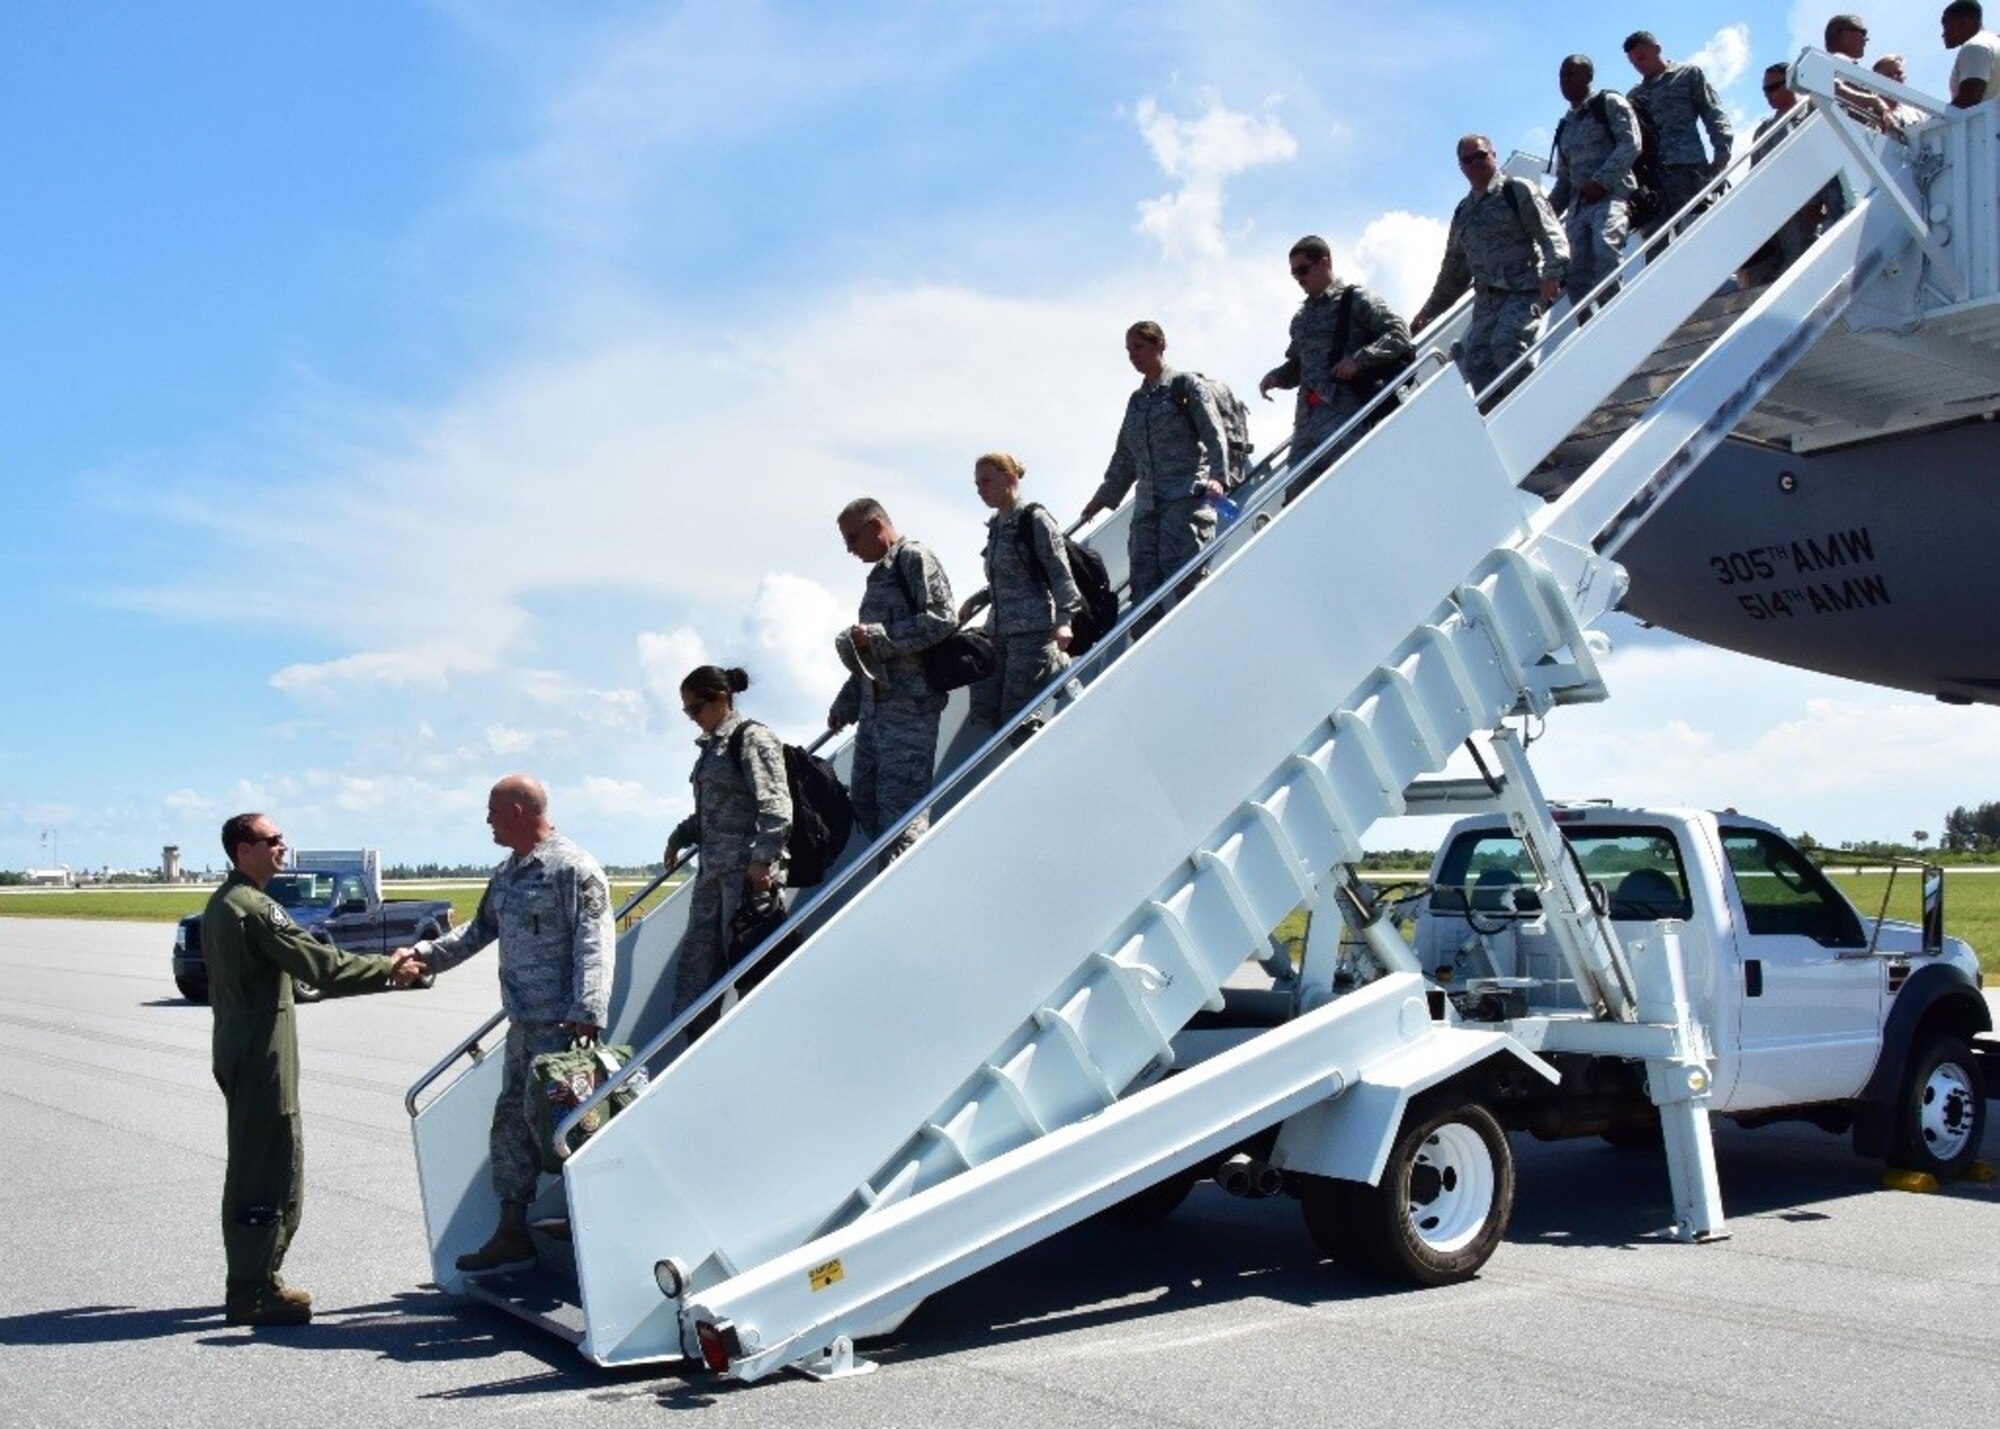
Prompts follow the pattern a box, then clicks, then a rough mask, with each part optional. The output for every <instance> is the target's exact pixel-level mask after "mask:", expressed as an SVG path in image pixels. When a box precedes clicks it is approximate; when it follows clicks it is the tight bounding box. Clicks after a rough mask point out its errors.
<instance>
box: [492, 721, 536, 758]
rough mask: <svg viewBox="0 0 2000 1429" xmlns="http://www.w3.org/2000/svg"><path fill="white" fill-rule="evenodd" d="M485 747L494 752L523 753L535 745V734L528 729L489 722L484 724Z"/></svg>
mask: <svg viewBox="0 0 2000 1429" xmlns="http://www.w3.org/2000/svg"><path fill="white" fill-rule="evenodd" d="M486 747H487V748H488V749H489V750H491V751H492V752H493V753H495V754H503V755H504V754H524V753H526V752H527V751H528V750H530V749H533V748H534V747H535V736H534V734H533V733H532V732H531V731H529V730H525V729H509V728H507V726H506V725H504V724H489V725H487V726H486Z"/></svg>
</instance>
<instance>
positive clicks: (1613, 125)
mask: <svg viewBox="0 0 2000 1429" xmlns="http://www.w3.org/2000/svg"><path fill="white" fill-rule="evenodd" d="M1600 111H1601V112H1602V115H1603V118H1601V119H1600V118H1599V117H1598V116H1599V113H1600ZM1638 159H1639V117H1638V115H1636V114H1634V113H1633V112H1632V105H1631V102H1630V101H1629V100H1627V99H1626V98H1625V96H1624V95H1622V94H1618V93H1615V92H1614V91H1612V90H1609V89H1605V90H1599V91H1598V93H1597V94H1594V95H1591V96H1589V97H1588V98H1586V99H1585V100H1584V101H1583V103H1581V104H1579V105H1576V106H1575V107H1574V108H1572V109H1571V110H1570V111H1569V113H1567V114H1565V115H1564V116H1563V117H1562V122H1561V123H1560V124H1558V125H1557V126H1556V184H1555V187H1554V188H1553V189H1551V190H1550V191H1549V207H1550V208H1552V209H1554V210H1555V211H1556V212H1557V213H1559V214H1561V215H1562V220H1563V235H1564V237H1566V238H1567V239H1568V240H1569V276H1568V277H1567V278H1565V279H1564V280H1563V288H1564V290H1565V291H1566V292H1568V294H1569V300H1570V301H1571V302H1572V303H1579V302H1582V301H1583V299H1584V295H1585V294H1587V293H1589V292H1590V290H1591V289H1592V288H1595V287H1596V286H1597V285H1598V284H1599V283H1601V282H1603V281H1604V280H1605V279H1606V278H1608V277H1610V276H1611V271H1612V270H1613V269H1614V268H1616V267H1617V266H1618V262H1619V259H1620V258H1621V257H1623V256H1624V250H1625V235H1626V234H1627V232H1628V231H1629V226H1630V221H1631V220H1630V215H1629V211H1628V209H1627V206H1626V205H1627V200H1629V199H1630V198H1631V196H1632V190H1633V189H1635V188H1637V187H1638V181H1637V180H1636V179H1634V178H1633V177H1632V165H1633V164H1635V163H1637V162H1638ZM1593 182H1594V183H1597V184H1600V185H1602V186H1603V188H1604V197H1603V198H1601V199H1598V200H1597V201H1596V202H1595V203H1588V202H1586V201H1585V200H1584V198H1583V195H1582V194H1581V193H1580V192H1579V190H1580V189H1581V188H1582V187H1583V185H1585V184H1587V183H1593Z"/></svg>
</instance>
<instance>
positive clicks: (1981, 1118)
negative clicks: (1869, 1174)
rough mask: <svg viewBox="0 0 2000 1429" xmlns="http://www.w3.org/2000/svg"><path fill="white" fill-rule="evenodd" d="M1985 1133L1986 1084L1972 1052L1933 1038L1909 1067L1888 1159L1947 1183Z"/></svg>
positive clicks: (1949, 1039)
mask: <svg viewBox="0 0 2000 1429" xmlns="http://www.w3.org/2000/svg"><path fill="white" fill-rule="evenodd" d="M1985 1135H1986V1085H1985V1082H1984V1079H1983V1078H1981V1076H1980V1074H1979V1063H1978V1062H1977V1061H1976V1060H1975V1059H1974V1058H1973V1055H1972V1049H1971V1048H1970V1047H1968V1046H1966V1045H1965V1043H1964V1042H1963V1041H1961V1040H1960V1039H1958V1038H1956V1037H1933V1038H1932V1039H1931V1040H1930V1041H1928V1042H1926V1043H1925V1044H1924V1045H1923V1047H1922V1049H1921V1050H1920V1051H1919V1052H1918V1054H1917V1056H1916V1058H1915V1059H1914V1060H1913V1061H1912V1062H1911V1064H1910V1078H1909V1081H1907V1082H1906V1083H1905V1084H1904V1086H1903V1101H1902V1105H1901V1106H1900V1107H1898V1108H1897V1112H1896V1138H1895V1141H1894V1142H1893V1143H1892V1146H1893V1151H1892V1153H1891V1156H1892V1160H1893V1161H1894V1163H1895V1164H1896V1165H1897V1166H1898V1167H1900V1168H1902V1169H1903V1170H1906V1171H1928V1172H1930V1173H1931V1175H1933V1176H1936V1177H1937V1178H1938V1179H1939V1180H1941V1181H1944V1180H1950V1179H1951V1178H1953V1177H1955V1176H1958V1175H1960V1174H1962V1173H1963V1172H1964V1170H1965V1168H1966V1167H1967V1166H1969V1165H1971V1164H1972V1160H1973V1158H1974V1157H1976V1156H1977V1155H1978V1154H1979V1143H1980V1141H1981V1140H1982V1139H1983V1138H1984V1137H1985Z"/></svg>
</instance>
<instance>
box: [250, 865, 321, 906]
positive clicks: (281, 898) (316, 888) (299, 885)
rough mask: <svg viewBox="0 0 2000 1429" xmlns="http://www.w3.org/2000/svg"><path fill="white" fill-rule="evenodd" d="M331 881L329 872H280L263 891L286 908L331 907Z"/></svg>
mask: <svg viewBox="0 0 2000 1429" xmlns="http://www.w3.org/2000/svg"><path fill="white" fill-rule="evenodd" d="M333 882H334V880H333V875H332V874H330V873H281V874H279V875H278V876H277V877H276V878H273V879H272V880H271V881H270V882H269V883H268V884H266V885H265V886H264V891H265V892H266V893H268V894H270V895H271V897H272V898H274V899H276V900H277V901H278V902H279V903H281V904H283V905H284V906H285V907H287V908H331V907H332V906H333Z"/></svg>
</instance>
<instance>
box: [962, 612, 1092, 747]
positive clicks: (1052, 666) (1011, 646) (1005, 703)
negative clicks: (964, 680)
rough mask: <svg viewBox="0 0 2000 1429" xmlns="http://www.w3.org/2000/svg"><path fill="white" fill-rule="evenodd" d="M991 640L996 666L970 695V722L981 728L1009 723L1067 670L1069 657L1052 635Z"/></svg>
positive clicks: (996, 636) (1015, 635) (1021, 633)
mask: <svg viewBox="0 0 2000 1429" xmlns="http://www.w3.org/2000/svg"><path fill="white" fill-rule="evenodd" d="M987 633H988V634H990V635H992V637H993V653H994V654H995V655H996V656H997V657H998V658H999V663H998V664H996V665H995V666H994V667H993V673H992V674H990V675H987V676H986V677H985V678H983V679H981V680H979V681H978V682H977V683H975V684H974V685H973V686H972V689H971V690H970V691H969V693H970V695H971V697H972V718H973V719H974V720H976V721H978V722H979V723H980V724H983V725H988V726H997V725H1000V724H1002V723H1004V722H1005V721H1007V720H1009V719H1012V718H1013V717H1014V714H1015V712H1016V711H1018V710H1019V709H1020V708H1021V707H1022V706H1023V705H1025V704H1027V703H1028V701H1029V700H1031V699H1033V698H1034V697H1035V692H1036V691H1038V690H1040V689H1041V688H1042V687H1043V686H1044V685H1046V684H1048V682H1049V681H1050V680H1052V679H1054V678H1055V676H1056V672H1057V671H1058V670H1063V669H1066V668H1068V666H1069V656H1067V655H1065V654H1063V652H1062V651H1060V650H1058V649H1056V642H1055V635H1054V632H1052V631H1047V630H1033V631H1015V632H1014V633H1012V634H1010V635H1002V634H1000V633H999V632H997V631H988V632H987Z"/></svg>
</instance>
